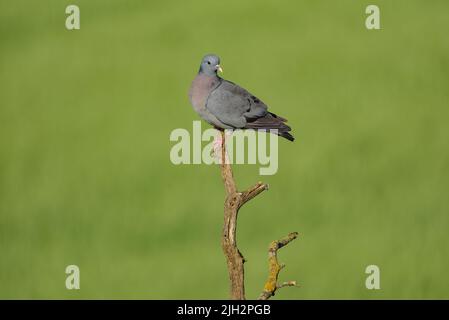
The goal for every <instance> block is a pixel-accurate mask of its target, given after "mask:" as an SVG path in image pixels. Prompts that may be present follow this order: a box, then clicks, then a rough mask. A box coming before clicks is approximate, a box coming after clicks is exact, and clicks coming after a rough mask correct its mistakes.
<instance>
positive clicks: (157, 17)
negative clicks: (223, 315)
mask: <svg viewBox="0 0 449 320" xmlns="http://www.w3.org/2000/svg"><path fill="white" fill-rule="evenodd" d="M69 4H77V5H79V7H80V10H81V29H80V30H74V31H68V30H66V29H65V19H66V14H65V7H66V6H67V5H69ZM368 4H372V2H370V1H355V0H352V1H351V0H343V1H329V0H328V1H325V0H314V1H312V0H310V1H274V0H273V1H236V0H230V1H168V0H167V1H143V0H141V1H118V0H109V1H98V0H95V1H92V0H89V1H88V0H74V1H60V0H53V1H50V0H45V1H22V0H18V1H14V2H6V1H2V2H1V3H0V298H8V299H9V298H139V299H140V298H149V299H177V298H179V299H196V298H204V299H220V298H227V294H228V283H227V271H226V264H225V260H224V257H223V254H222V251H221V247H220V236H221V227H222V219H223V213H222V208H223V200H224V190H223V185H222V183H221V179H220V174H219V168H218V167H217V166H207V165H181V166H175V165H173V164H172V163H171V162H170V160H169V152H170V148H171V146H172V145H173V143H171V142H170V141H169V135H170V132H171V131H172V130H173V129H175V128H186V129H188V130H191V128H192V120H198V116H197V115H196V114H195V113H194V112H193V110H192V108H191V106H190V104H189V101H188V98H187V91H188V88H189V86H190V82H191V80H192V79H193V77H194V76H195V74H196V72H197V70H198V67H199V62H200V59H201V57H202V56H203V55H204V54H206V53H209V52H213V53H217V54H219V55H220V56H221V58H222V64H223V66H224V77H225V78H227V79H229V80H232V81H234V82H236V83H238V84H240V85H242V86H244V87H246V88H247V89H248V90H250V91H251V92H252V93H254V94H256V95H257V96H258V97H259V98H261V99H262V100H263V101H265V102H266V103H267V104H268V105H269V106H270V107H271V108H272V110H273V111H275V112H277V113H279V114H281V115H282V116H285V117H287V118H288V119H289V123H290V124H291V126H292V127H293V128H294V135H295V136H296V138H297V140H296V141H295V142H294V143H289V142H288V141H285V140H282V141H279V170H278V172H277V174H276V175H274V176H264V177H260V176H259V175H258V166H254V165H240V166H235V167H234V171H235V175H236V180H237V182H238V184H239V186H240V187H241V188H244V187H247V186H249V185H251V184H253V183H255V182H256V181H258V180H263V181H264V182H267V183H269V184H270V190H269V192H267V193H264V194H263V195H261V196H260V197H258V198H257V199H255V200H254V201H252V202H251V203H249V204H248V205H247V206H245V207H244V208H243V209H242V211H241V215H240V217H239V231H238V232H239V234H238V240H239V247H240V249H241V251H242V252H243V253H244V255H245V257H246V258H247V260H248V262H247V263H246V279H247V281H246V287H247V296H248V298H255V297H257V296H258V294H259V292H260V291H261V289H262V287H263V282H264V280H265V277H266V274H267V265H266V255H267V247H268V244H269V242H270V241H271V240H274V239H277V238H280V237H282V236H284V235H286V234H287V233H288V232H290V231H298V232H299V233H300V234H301V236H300V238H299V239H298V240H296V241H295V242H293V243H292V244H290V245H289V246H288V247H286V248H285V249H283V250H282V252H281V253H280V259H281V261H282V262H284V263H286V265H287V266H286V268H285V269H284V270H283V271H282V274H281V280H292V279H295V280H297V281H298V282H299V283H300V284H301V287H300V288H285V289H283V290H282V291H279V292H278V294H277V295H276V297H275V298H276V299H311V298H314V299H315V298H318V299H320V298H342V299H348V298H361V299H377V298H386V299H390V298H401V299H403V298H446V299H447V298H449V289H448V288H449V275H448V272H447V270H448V268H449V254H448V252H449V234H448V230H449V229H448V228H449V197H448V194H447V193H448V190H449V129H448V117H449V108H448V106H449V104H448V101H449V90H448V88H449V41H448V30H449V18H448V12H449V3H448V2H447V1H446V0H434V1H431V2H429V1H422V0H421V1H419V0H393V1H391V0H390V1H386V0H377V1H375V4H377V5H378V6H379V7H380V10H381V30H367V29H366V28H365V18H366V14H365V8H366V6H367V5H368ZM206 127H207V125H205V124H203V128H206ZM69 264H76V265H78V266H79V267H80V270H81V290H70V291H69V290H67V289H66V288H65V279H66V274H65V268H66V266H67V265H69ZM370 264H375V265H378V266H379V267H380V270H381V290H367V289H366V288H365V278H366V276H367V275H366V274H365V268H366V266H368V265H370Z"/></svg>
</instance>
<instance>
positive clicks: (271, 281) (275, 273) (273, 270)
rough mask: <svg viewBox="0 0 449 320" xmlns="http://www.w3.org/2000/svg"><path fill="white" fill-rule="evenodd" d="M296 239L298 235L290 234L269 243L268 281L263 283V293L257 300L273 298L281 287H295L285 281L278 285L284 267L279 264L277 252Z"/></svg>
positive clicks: (292, 282) (290, 282)
mask: <svg viewBox="0 0 449 320" xmlns="http://www.w3.org/2000/svg"><path fill="white" fill-rule="evenodd" d="M297 237H298V233H297V232H292V233H290V234H289V235H288V236H286V237H285V238H282V239H281V240H278V241H273V242H271V244H270V247H269V249H268V265H269V274H268V279H267V281H266V282H265V286H264V288H263V291H262V293H261V294H260V296H259V298H258V299H259V300H268V299H269V298H271V297H272V296H274V294H275V292H276V290H277V289H280V288H283V287H292V286H296V281H287V282H283V283H281V284H278V277H279V272H280V271H281V270H282V269H283V268H284V267H285V265H283V264H279V262H278V258H277V252H278V250H279V249H280V248H282V247H284V246H286V245H287V244H289V243H290V242H292V241H293V240H295V239H296V238H297Z"/></svg>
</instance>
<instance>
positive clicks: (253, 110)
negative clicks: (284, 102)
mask: <svg viewBox="0 0 449 320" xmlns="http://www.w3.org/2000/svg"><path fill="white" fill-rule="evenodd" d="M218 72H220V73H223V69H222V67H221V66H220V57H218V56H217V55H215V54H207V55H205V56H204V57H203V59H202V60H201V64H200V69H199V71H198V74H197V75H196V76H195V78H194V79H193V81H192V84H191V87H190V90H189V100H190V103H191V104H192V107H193V109H194V110H195V111H196V112H197V113H198V114H199V116H200V117H201V118H202V119H203V120H205V121H206V122H208V123H209V124H211V125H212V126H214V127H215V128H216V129H218V130H225V129H232V130H235V129H254V130H264V131H269V130H273V131H270V132H275V133H276V134H277V135H279V136H281V137H283V138H285V139H287V140H289V141H294V140H295V138H294V137H293V136H292V135H291V134H290V131H291V128H290V127H289V126H288V125H287V124H285V123H286V122H287V119H285V118H283V117H280V116H278V115H276V114H274V113H272V112H269V111H268V106H267V105H266V104H265V103H263V102H262V100H260V99H259V98H257V97H256V96H255V95H253V94H251V93H250V92H248V91H247V90H246V89H244V88H242V87H240V86H239V85H237V84H235V83H233V82H231V81H228V80H225V79H223V78H221V77H220V76H219V75H218Z"/></svg>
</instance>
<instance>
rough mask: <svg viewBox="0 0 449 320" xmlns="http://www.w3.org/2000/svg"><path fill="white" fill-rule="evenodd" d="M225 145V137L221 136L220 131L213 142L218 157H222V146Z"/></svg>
mask: <svg viewBox="0 0 449 320" xmlns="http://www.w3.org/2000/svg"><path fill="white" fill-rule="evenodd" d="M222 145H223V139H222V137H221V132H219V133H218V134H217V135H216V136H215V138H214V142H213V148H214V155H215V157H216V158H218V159H221V147H222Z"/></svg>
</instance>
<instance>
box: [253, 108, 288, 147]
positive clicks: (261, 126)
mask: <svg viewBox="0 0 449 320" xmlns="http://www.w3.org/2000/svg"><path fill="white" fill-rule="evenodd" d="M285 122H287V119H285V118H282V117H280V116H278V115H276V114H274V113H271V112H268V113H267V114H266V115H265V116H264V117H261V118H257V119H247V123H246V126H245V129H256V130H270V129H276V130H278V132H277V135H278V136H280V137H283V138H285V139H287V140H289V141H294V140H295V138H294V137H293V136H292V135H291V134H290V132H289V131H291V130H292V129H291V128H290V127H289V126H288V125H286V124H285Z"/></svg>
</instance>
